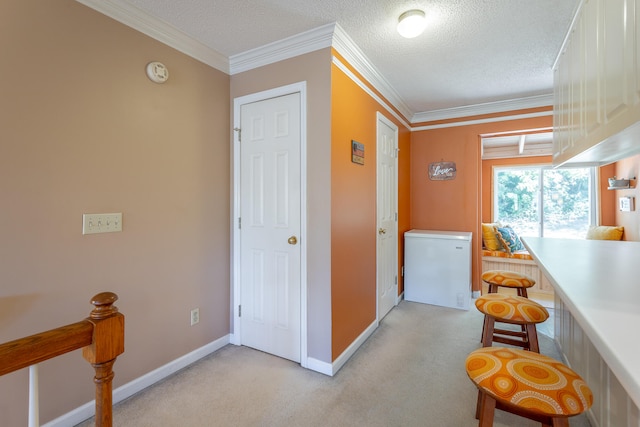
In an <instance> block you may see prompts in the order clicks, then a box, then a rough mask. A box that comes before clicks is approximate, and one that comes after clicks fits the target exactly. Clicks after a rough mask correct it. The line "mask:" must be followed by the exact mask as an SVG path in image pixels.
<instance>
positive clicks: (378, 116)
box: [376, 111, 400, 322]
mask: <svg viewBox="0 0 640 427" xmlns="http://www.w3.org/2000/svg"><path fill="white" fill-rule="evenodd" d="M380 122H382V123H384V124H385V125H387V126H389V127H390V128H391V129H392V130H393V131H394V134H395V136H394V145H395V149H396V155H395V166H394V175H395V176H394V177H393V180H394V210H395V213H396V220H395V222H394V224H393V227H394V235H395V238H396V242H395V246H396V250H395V257H394V258H395V259H394V263H393V266H394V271H395V276H396V279H397V280H396V294H395V296H394V300H395V305H398V302H399V301H400V299H399V297H398V289H397V286H398V285H399V283H398V282H399V280H400V278H399V277H398V248H399V245H398V216H397V215H398V126H396V124H395V123H393V122H392V121H391V120H389V119H388V118H387V117H386V116H385V115H384V114H382V113H380V112H379V111H377V112H376V149H377V147H378V142H379V137H380V129H379V128H380ZM379 167H380V164H379V160H376V203H377V202H378V200H379V194H378V192H379V191H380V189H379V188H377V183H378V174H379ZM377 211H378V207H377V206H376V233H377V228H378V217H377ZM378 244H379V239H378V236H377V234H376V246H377V245H378ZM379 253H380V250H379V248H378V247H376V257H377V256H378V254H379ZM376 265H377V266H379V265H380V260H379V259H377V258H376ZM378 268H379V267H377V268H376V319H377V321H378V322H380V309H379V303H380V286H381V285H380V283H379V280H378V278H379V277H380V273H379V271H378Z"/></svg>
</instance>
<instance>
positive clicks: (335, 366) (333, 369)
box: [330, 320, 378, 376]
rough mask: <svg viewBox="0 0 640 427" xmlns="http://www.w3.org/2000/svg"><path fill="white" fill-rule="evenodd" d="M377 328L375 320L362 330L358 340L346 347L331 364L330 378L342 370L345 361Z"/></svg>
mask: <svg viewBox="0 0 640 427" xmlns="http://www.w3.org/2000/svg"><path fill="white" fill-rule="evenodd" d="M377 327H378V321H377V320H375V321H374V322H373V323H371V325H369V327H368V328H367V329H365V330H364V332H362V333H361V334H360V336H359V337H358V338H356V340H355V341H354V342H352V343H351V345H350V346H349V347H347V349H346V350H345V351H343V352H342V354H341V355H340V356H338V358H337V359H336V360H334V361H333V363H332V364H331V374H330V375H331V376H334V375H335V374H336V373H337V372H338V371H339V370H340V368H342V367H343V366H344V364H345V363H347V360H349V358H350V357H351V356H353V355H354V353H355V352H356V350H358V349H359V348H360V346H361V345H362V344H363V343H364V342H365V341H366V340H367V338H369V337H370V336H371V334H372V333H373V332H374V331H375V330H376V328H377Z"/></svg>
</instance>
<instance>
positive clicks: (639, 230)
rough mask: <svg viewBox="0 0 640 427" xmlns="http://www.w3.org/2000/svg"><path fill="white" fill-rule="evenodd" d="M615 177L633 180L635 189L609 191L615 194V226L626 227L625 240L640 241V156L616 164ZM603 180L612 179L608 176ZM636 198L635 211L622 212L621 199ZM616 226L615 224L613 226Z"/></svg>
mask: <svg viewBox="0 0 640 427" xmlns="http://www.w3.org/2000/svg"><path fill="white" fill-rule="evenodd" d="M615 176H617V177H618V178H620V179H628V178H633V179H634V182H633V183H634V184H635V188H633V189H628V190H615V191H614V190H608V191H609V193H613V194H614V200H612V201H611V203H612V204H613V205H614V206H615V212H616V220H615V225H621V226H623V227H624V237H623V239H624V240H633V241H640V207H639V206H638V204H639V203H640V188H638V177H640V155H638V156H633V157H629V158H627V159H624V160H621V161H619V162H617V163H616V164H615ZM603 178H610V176H606V177H603ZM629 196H630V197H634V198H635V200H634V201H635V210H634V211H632V212H620V210H619V209H618V198H619V197H629ZM611 225H614V224H611Z"/></svg>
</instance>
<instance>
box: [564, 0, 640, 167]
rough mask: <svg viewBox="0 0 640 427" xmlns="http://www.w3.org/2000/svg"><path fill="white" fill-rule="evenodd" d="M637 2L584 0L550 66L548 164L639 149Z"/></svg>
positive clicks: (610, 157)
mask: <svg viewBox="0 0 640 427" xmlns="http://www.w3.org/2000/svg"><path fill="white" fill-rule="evenodd" d="M639 23H640V0H585V1H583V2H582V5H581V8H580V10H579V11H578V14H577V15H576V19H575V20H574V23H573V26H572V28H571V29H570V32H569V34H568V36H567V40H566V43H565V45H564V46H563V50H562V52H561V53H560V55H559V57H558V60H557V61H556V65H555V68H554V98H555V99H554V154H553V163H554V164H556V165H560V164H563V163H566V162H570V163H590V164H607V163H611V162H614V161H616V160H620V159H622V158H625V157H628V156H630V155H633V154H636V153H639V152H640V26H639Z"/></svg>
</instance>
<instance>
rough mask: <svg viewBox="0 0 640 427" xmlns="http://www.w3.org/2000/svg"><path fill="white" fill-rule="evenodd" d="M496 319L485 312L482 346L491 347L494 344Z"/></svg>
mask: <svg viewBox="0 0 640 427" xmlns="http://www.w3.org/2000/svg"><path fill="white" fill-rule="evenodd" d="M495 323H496V320H495V319H494V318H493V317H491V316H488V315H486V314H485V316H484V326H483V328H482V346H483V347H491V345H492V344H493V329H494V327H495Z"/></svg>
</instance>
